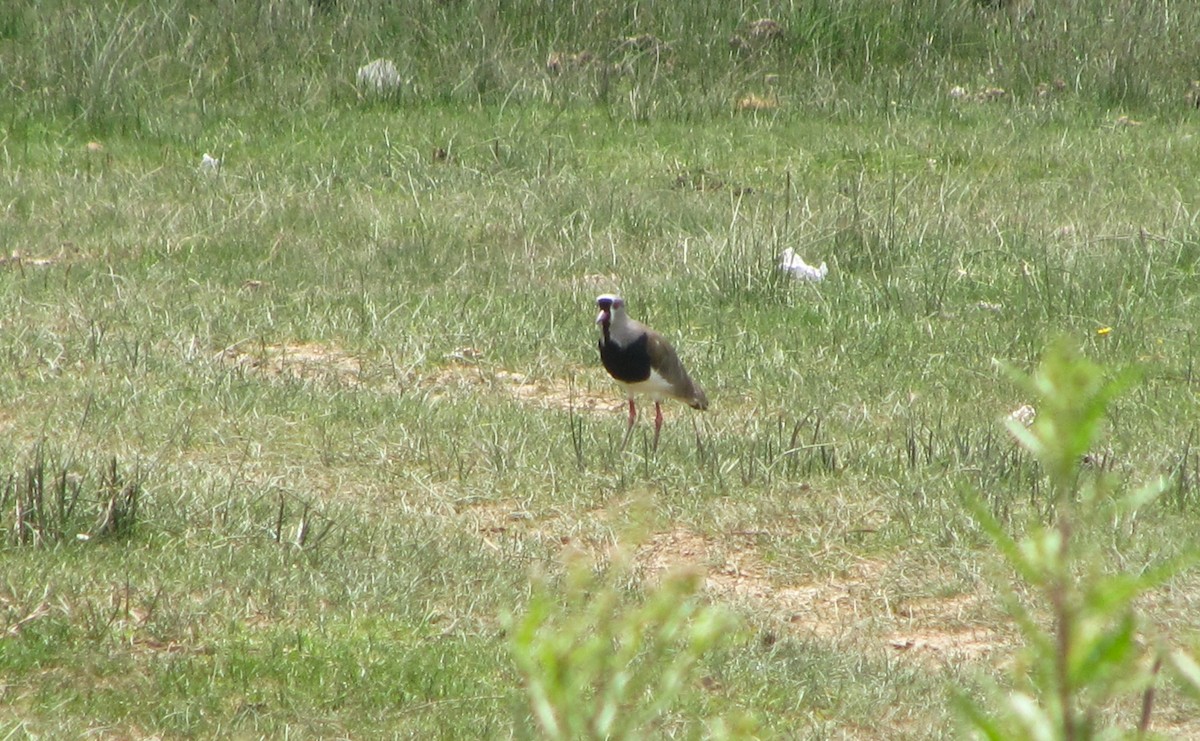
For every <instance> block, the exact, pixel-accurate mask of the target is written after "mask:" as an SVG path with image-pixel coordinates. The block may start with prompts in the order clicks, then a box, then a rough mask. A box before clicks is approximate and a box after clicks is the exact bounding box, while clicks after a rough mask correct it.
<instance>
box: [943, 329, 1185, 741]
mask: <svg viewBox="0 0 1200 741" xmlns="http://www.w3.org/2000/svg"><path fill="white" fill-rule="evenodd" d="M1132 378H1133V376H1132V374H1130V373H1124V374H1120V375H1118V376H1117V377H1116V378H1109V377H1107V376H1106V374H1105V372H1104V370H1103V369H1102V368H1100V367H1099V366H1098V365H1096V364H1094V363H1092V362H1090V361H1089V360H1087V359H1086V358H1084V357H1082V356H1081V355H1079V354H1078V353H1077V352H1075V351H1073V350H1071V349H1070V348H1069V347H1068V346H1066V345H1065V344H1058V345H1055V346H1053V347H1052V348H1051V349H1050V350H1049V351H1048V352H1047V353H1046V354H1045V356H1044V357H1043V359H1042V362H1041V364H1040V366H1039V367H1038V369H1037V370H1036V371H1035V372H1034V374H1033V375H1032V376H1031V377H1030V378H1028V379H1024V385H1026V386H1027V388H1028V390H1029V391H1030V392H1032V393H1033V394H1034V395H1035V397H1036V399H1037V419H1036V421H1034V422H1033V424H1032V425H1031V426H1029V427H1028V428H1026V427H1025V426H1024V425H1022V424H1021V423H1020V422H1018V421H1016V420H1010V421H1009V424H1008V426H1009V430H1010V431H1011V432H1012V434H1013V435H1014V437H1016V439H1017V441H1018V442H1019V443H1020V444H1021V445H1022V446H1023V447H1024V448H1025V449H1027V450H1028V451H1029V452H1030V453H1032V454H1033V455H1034V456H1035V457H1036V458H1037V460H1038V462H1039V463H1040V465H1041V467H1042V469H1043V471H1044V473H1045V476H1046V477H1047V478H1048V480H1049V489H1048V491H1049V493H1050V501H1049V503H1048V504H1049V518H1048V520H1049V521H1048V522H1046V523H1043V524H1038V525H1036V526H1034V527H1032V528H1031V529H1030V530H1029V531H1028V532H1027V533H1025V534H1024V535H1023V536H1018V537H1014V536H1013V535H1010V534H1009V533H1008V532H1007V531H1006V530H1005V528H1004V526H1003V525H1002V524H1001V522H1000V521H999V520H998V519H997V518H996V517H995V516H994V515H993V513H992V512H991V511H990V510H989V509H988V507H987V505H986V504H985V503H983V502H982V501H981V500H980V499H978V498H974V497H967V504H968V507H969V508H970V510H971V513H972V514H973V515H974V517H975V520H976V521H977V522H978V523H979V524H980V526H981V527H982V528H983V529H984V531H985V532H986V533H987V535H988V537H989V538H990V539H991V540H992V542H993V543H995V545H996V546H997V547H998V549H999V551H1000V553H1001V554H1002V555H1003V557H1004V560H1005V561H1006V562H1007V564H1008V565H1009V566H1010V567H1011V568H1012V569H1013V571H1015V572H1016V575H1017V579H1018V584H1017V586H1016V587H1012V588H1008V589H1007V590H1006V594H1005V601H1006V603H1007V607H1008V610H1009V612H1010V614H1011V615H1012V616H1013V617H1014V619H1015V620H1016V622H1017V625H1018V626H1019V628H1020V631H1021V633H1022V634H1023V637H1024V640H1025V649H1024V651H1023V654H1022V657H1021V660H1019V661H1018V662H1016V663H1015V665H1014V668H1013V670H1012V674H1013V676H1012V679H1013V687H1012V689H1011V690H1010V691H1009V692H1008V694H1007V697H1006V698H1005V699H1004V700H1003V701H1002V702H1000V703H999V704H998V707H997V708H995V709H994V710H992V711H989V710H987V709H985V708H984V707H982V706H980V705H979V704H977V703H974V702H972V701H970V700H968V699H967V698H966V697H965V696H960V697H959V704H960V707H961V709H962V711H963V715H964V717H965V719H966V721H967V725H968V726H969V727H970V729H971V730H972V731H973V732H975V733H976V734H978V735H980V736H982V737H984V738H988V739H1014V738H1036V739H1066V740H1068V741H1074V740H1077V739H1091V738H1097V737H1101V736H1109V735H1111V734H1113V733H1117V734H1119V733H1120V731H1119V729H1118V728H1116V727H1108V726H1109V725H1110V724H1111V723H1112V721H1111V719H1110V718H1109V717H1108V716H1107V715H1106V713H1108V712H1109V711H1110V710H1111V709H1112V707H1113V706H1114V705H1115V704H1116V703H1118V702H1119V701H1120V700H1121V699H1122V698H1123V697H1127V696H1128V695H1129V694H1130V693H1140V695H1141V700H1142V701H1141V713H1140V715H1139V716H1138V718H1137V721H1136V731H1137V733H1138V734H1139V735H1140V734H1144V733H1145V732H1146V731H1147V730H1148V728H1149V726H1150V719H1151V715H1152V712H1153V707H1154V697H1155V689H1156V686H1157V684H1158V683H1159V675H1160V672H1161V669H1162V667H1163V664H1164V662H1167V663H1169V664H1170V666H1172V667H1174V668H1175V669H1176V670H1177V673H1178V674H1179V676H1180V677H1181V678H1182V680H1183V682H1184V684H1185V685H1190V686H1191V688H1192V689H1193V690H1194V689H1195V688H1197V687H1200V684H1198V683H1197V679H1198V678H1200V673H1198V672H1196V671H1195V669H1194V667H1195V663H1194V662H1193V661H1192V660H1191V659H1190V658H1189V657H1187V655H1186V654H1184V653H1182V652H1181V651H1179V650H1177V649H1172V648H1170V647H1168V645H1167V642H1166V640H1165V639H1163V638H1158V637H1156V636H1155V635H1154V630H1153V626H1152V625H1150V624H1149V622H1148V621H1147V620H1145V619H1144V617H1143V615H1141V614H1140V613H1139V612H1138V610H1137V607H1136V604H1135V603H1136V600H1137V598H1138V597H1139V596H1140V595H1143V594H1144V593H1146V592H1147V591H1148V590H1150V589H1153V588H1154V587H1156V586H1158V585H1161V584H1162V583H1163V582H1165V581H1166V580H1167V579H1169V578H1171V577H1172V576H1174V575H1176V574H1178V573H1179V572H1180V571H1181V570H1182V569H1183V568H1184V567H1185V566H1186V565H1187V560H1186V559H1180V560H1176V561H1172V562H1167V563H1161V564H1149V565H1147V566H1146V567H1145V568H1144V569H1142V570H1140V572H1139V573H1128V572H1122V571H1120V570H1118V569H1117V568H1116V567H1115V566H1114V565H1113V563H1112V561H1113V559H1112V558H1110V557H1108V553H1106V552H1105V550H1104V549H1103V548H1102V547H1101V546H1100V545H1099V544H1101V543H1103V542H1104V539H1103V538H1102V537H1099V535H1100V533H1101V532H1103V529H1104V528H1111V527H1112V524H1113V523H1114V522H1116V523H1118V524H1120V525H1127V524H1128V523H1130V522H1132V519H1133V518H1134V517H1135V515H1136V514H1137V512H1138V511H1139V510H1141V509H1143V508H1145V507H1146V506H1147V505H1149V504H1151V503H1152V502H1153V501H1154V500H1155V498H1156V497H1158V496H1159V495H1160V494H1161V493H1162V492H1163V491H1164V490H1165V489H1166V488H1167V482H1166V481H1165V480H1163V479H1159V480H1156V481H1154V482H1152V483H1150V484H1149V485H1147V486H1144V487H1142V488H1140V489H1136V490H1134V491H1131V492H1129V493H1121V492H1118V491H1116V490H1115V488H1114V486H1113V482H1112V477H1111V476H1109V475H1107V474H1106V473H1105V472H1104V470H1103V466H1099V467H1098V466H1096V461H1095V458H1094V457H1093V454H1092V452H1091V451H1092V450H1093V445H1094V444H1095V443H1096V439H1097V436H1098V435H1099V433H1100V431H1101V427H1102V423H1103V421H1104V417H1105V413H1106V409H1107V407H1108V405H1109V403H1110V402H1111V401H1112V399H1113V398H1114V397H1115V396H1116V395H1117V394H1118V393H1119V392H1120V391H1121V390H1123V389H1124V388H1126V387H1127V386H1128V385H1129V384H1130V382H1131V380H1132Z"/></svg>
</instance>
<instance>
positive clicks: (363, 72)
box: [355, 58, 401, 95]
mask: <svg viewBox="0 0 1200 741" xmlns="http://www.w3.org/2000/svg"><path fill="white" fill-rule="evenodd" d="M355 79H356V80H357V81H358V86H359V87H360V88H362V89H363V91H364V92H368V93H374V94H376V95H386V94H388V93H391V92H394V91H396V90H399V89H400V83H401V79H400V70H398V69H396V65H395V63H394V62H392V60H390V59H383V58H379V59H376V60H375V61H373V62H370V63H369V64H364V65H363V66H361V67H359V68H358V74H357V76H356V77H355Z"/></svg>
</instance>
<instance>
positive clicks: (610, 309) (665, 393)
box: [596, 293, 708, 450]
mask: <svg viewBox="0 0 1200 741" xmlns="http://www.w3.org/2000/svg"><path fill="white" fill-rule="evenodd" d="M596 306H597V307H599V309H600V316H598V317H596V324H599V325H600V360H601V361H603V362H604V369H605V370H607V371H608V374H609V375H610V376H612V377H613V378H614V379H616V381H617V383H619V384H621V387H622V388H623V389H625V393H626V395H627V396H628V397H629V425H628V427H626V428H625V439H624V440H623V441H622V443H621V449H622V450H624V449H625V446H626V445H627V444H628V443H629V436H630V434H631V433H632V432H633V423H634V422H635V421H636V420H637V406H636V405H635V404H634V397H636V396H640V395H645V396H649V397H650V398H651V399H654V449H655V450H658V433H659V430H661V429H662V423H663V416H662V401H663V400H664V399H668V398H671V399H678V400H679V401H682V402H684V403H685V404H687V405H689V406H691V407H692V408H693V409H708V398H707V397H705V396H704V392H703V391H701V390H700V387H699V386H697V385H696V383H695V382H694V381H692V378H691V376H689V375H688V372H687V371H686V370H684V368H683V363H681V362H679V355H677V354H676V353H675V348H673V347H671V343H670V342H667V340H666V339H665V338H664V337H663V336H662V335H660V334H659V333H658V332H655V331H654V330H653V329H650V328H649V327H647V326H646V325H644V324H642V323H641V322H638V321H635V320H633V319H630V318H629V315H627V314H626V313H625V299H623V298H621V297H620V296H614V295H612V294H608V293H606V294H604V295H602V296H599V297H598V298H597V299H596Z"/></svg>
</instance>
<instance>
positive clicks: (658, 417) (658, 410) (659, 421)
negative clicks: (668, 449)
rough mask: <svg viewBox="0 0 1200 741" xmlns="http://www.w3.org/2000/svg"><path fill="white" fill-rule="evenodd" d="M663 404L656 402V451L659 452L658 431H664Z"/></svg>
mask: <svg viewBox="0 0 1200 741" xmlns="http://www.w3.org/2000/svg"><path fill="white" fill-rule="evenodd" d="M662 423H663V417H662V404H660V403H659V402H657V401H656V402H654V449H655V450H658V431H659V430H661V429H662Z"/></svg>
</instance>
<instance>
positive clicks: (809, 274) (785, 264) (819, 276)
mask: <svg viewBox="0 0 1200 741" xmlns="http://www.w3.org/2000/svg"><path fill="white" fill-rule="evenodd" d="M779 269H780V270H783V271H786V272H788V273H791V274H792V277H793V278H795V279H796V280H807V281H812V282H813V283H818V282H820V281H823V280H825V276H826V275H829V266H828V265H826V264H825V263H824V262H822V263H821V266H820V267H813V266H812V265H809V264H808V263H806V262H804V258H803V257H800V256H799V255H797V254H796V252H795V250H793V249H792V248H791V247H788V248H787V249H785V250H784V251H783V254H781V255H780V256H779Z"/></svg>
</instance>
